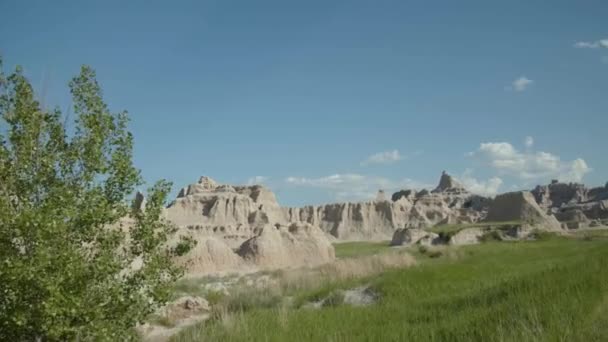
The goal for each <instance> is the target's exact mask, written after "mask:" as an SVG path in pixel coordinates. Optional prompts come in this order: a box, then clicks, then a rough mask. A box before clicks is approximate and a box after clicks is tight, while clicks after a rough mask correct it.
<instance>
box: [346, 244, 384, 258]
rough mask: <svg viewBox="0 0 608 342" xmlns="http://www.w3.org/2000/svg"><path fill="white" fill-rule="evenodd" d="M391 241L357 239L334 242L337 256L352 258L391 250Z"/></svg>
mask: <svg viewBox="0 0 608 342" xmlns="http://www.w3.org/2000/svg"><path fill="white" fill-rule="evenodd" d="M389 242H390V241H373V242H369V241H356V242H340V243H334V248H335V250H336V258H338V259H341V258H351V257H360V256H365V255H375V254H380V253H383V252H386V251H388V250H390V248H391V247H390V243H389Z"/></svg>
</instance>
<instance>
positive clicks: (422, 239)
mask: <svg viewBox="0 0 608 342" xmlns="http://www.w3.org/2000/svg"><path fill="white" fill-rule="evenodd" d="M438 238H439V235H437V234H435V233H431V232H427V231H425V230H422V229H416V228H403V229H397V230H396V231H395V233H394V234H393V238H392V239H391V246H406V245H413V244H421V245H431V244H433V243H434V242H435V241H437V239H438Z"/></svg>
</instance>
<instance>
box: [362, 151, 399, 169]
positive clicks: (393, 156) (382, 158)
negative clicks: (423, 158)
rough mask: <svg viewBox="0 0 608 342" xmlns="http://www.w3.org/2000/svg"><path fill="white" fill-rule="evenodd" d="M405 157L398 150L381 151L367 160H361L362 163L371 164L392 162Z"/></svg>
mask: <svg viewBox="0 0 608 342" xmlns="http://www.w3.org/2000/svg"><path fill="white" fill-rule="evenodd" d="M401 159H403V156H402V155H401V154H400V153H399V151H398V150H392V151H385V152H379V153H376V154H373V155H371V156H369V157H368V158H367V159H366V160H364V161H363V162H361V165H369V164H390V163H394V162H396V161H399V160H401Z"/></svg>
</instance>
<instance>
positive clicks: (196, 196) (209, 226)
mask: <svg viewBox="0 0 608 342" xmlns="http://www.w3.org/2000/svg"><path fill="white" fill-rule="evenodd" d="M166 218H167V219H168V220H169V221H171V222H173V223H174V224H175V225H176V226H178V227H180V228H184V229H189V230H191V231H194V232H196V235H207V236H215V237H218V238H221V239H224V240H225V242H226V243H228V244H229V245H230V246H232V247H238V246H239V245H240V244H241V243H242V242H243V241H245V240H247V239H249V238H251V237H253V236H254V235H255V230H256V229H258V228H260V227H262V226H264V225H266V224H275V223H279V224H286V223H287V221H286V219H285V217H284V213H283V210H282V209H281V207H280V206H279V204H278V203H277V200H276V197H275V196H274V194H273V193H272V192H271V191H270V190H268V189H266V188H265V187H263V186H261V185H253V186H230V185H219V184H218V183H217V182H215V181H214V180H212V179H211V178H209V177H201V178H200V179H199V181H198V183H195V184H191V185H189V186H187V187H185V188H183V189H182V190H181V191H180V192H179V195H178V196H177V198H176V199H175V200H174V201H173V202H172V203H171V204H169V206H168V207H167V208H166Z"/></svg>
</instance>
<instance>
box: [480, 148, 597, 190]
mask: <svg viewBox="0 0 608 342" xmlns="http://www.w3.org/2000/svg"><path fill="white" fill-rule="evenodd" d="M469 155H470V156H474V157H477V158H479V159H481V160H482V161H483V162H485V163H487V164H488V165H490V166H491V167H492V168H494V169H496V170H497V171H498V172H499V173H500V174H505V175H511V176H514V177H517V178H520V179H523V180H542V181H547V180H548V179H549V178H558V179H560V180H562V181H573V182H580V181H581V180H582V178H583V177H584V176H585V174H587V173H588V172H590V171H591V168H590V167H589V166H588V165H587V163H586V162H585V161H584V160H583V159H576V160H574V161H571V162H564V161H562V160H561V159H560V157H559V156H556V155H554V154H551V153H547V152H542V151H536V152H535V151H529V150H526V151H525V152H521V151H518V150H516V149H515V148H514V147H513V145H511V144H509V143H507V142H488V143H482V144H481V145H480V146H479V148H478V149H477V151H475V152H472V153H469Z"/></svg>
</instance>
